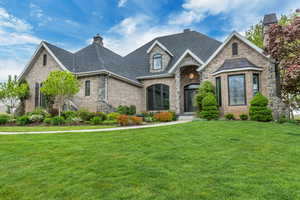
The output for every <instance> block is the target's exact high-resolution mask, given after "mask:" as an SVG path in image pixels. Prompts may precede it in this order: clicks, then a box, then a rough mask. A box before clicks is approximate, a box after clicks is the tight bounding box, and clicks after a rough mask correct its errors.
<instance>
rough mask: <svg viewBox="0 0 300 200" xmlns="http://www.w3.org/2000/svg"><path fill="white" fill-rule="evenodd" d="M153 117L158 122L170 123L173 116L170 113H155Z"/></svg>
mask: <svg viewBox="0 0 300 200" xmlns="http://www.w3.org/2000/svg"><path fill="white" fill-rule="evenodd" d="M153 117H154V119H155V120H157V121H159V122H170V121H172V119H173V114H172V113H171V112H160V113H156V114H155V115H154V116H153Z"/></svg>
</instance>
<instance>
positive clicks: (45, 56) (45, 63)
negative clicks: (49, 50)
mask: <svg viewBox="0 0 300 200" xmlns="http://www.w3.org/2000/svg"><path fill="white" fill-rule="evenodd" d="M46 65H47V54H44V56H43V66H46Z"/></svg>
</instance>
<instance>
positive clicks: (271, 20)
mask: <svg viewBox="0 0 300 200" xmlns="http://www.w3.org/2000/svg"><path fill="white" fill-rule="evenodd" d="M277 23H278V20H277V17H276V14H275V13H271V14H267V15H265V16H264V19H263V34H264V46H265V47H266V46H267V45H268V40H269V36H268V30H269V28H270V26H271V25H272V24H277Z"/></svg>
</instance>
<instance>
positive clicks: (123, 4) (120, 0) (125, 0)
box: [118, 0, 128, 7]
mask: <svg viewBox="0 0 300 200" xmlns="http://www.w3.org/2000/svg"><path fill="white" fill-rule="evenodd" d="M127 1H128V0H119V2H118V7H123V6H125V4H126V3H127Z"/></svg>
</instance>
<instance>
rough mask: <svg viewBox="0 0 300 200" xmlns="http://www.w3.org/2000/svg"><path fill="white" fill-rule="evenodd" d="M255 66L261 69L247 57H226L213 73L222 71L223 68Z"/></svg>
mask: <svg viewBox="0 0 300 200" xmlns="http://www.w3.org/2000/svg"><path fill="white" fill-rule="evenodd" d="M249 67H251V68H256V69H258V70H260V69H262V68H261V67H258V66H256V65H254V64H253V63H251V62H250V61H249V60H248V59H247V58H233V59H226V60H225V61H224V63H223V64H222V66H221V67H220V68H219V69H218V70H216V71H215V72H214V73H217V72H220V71H223V70H233V69H245V68H249Z"/></svg>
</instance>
